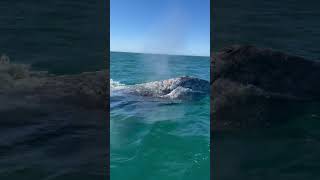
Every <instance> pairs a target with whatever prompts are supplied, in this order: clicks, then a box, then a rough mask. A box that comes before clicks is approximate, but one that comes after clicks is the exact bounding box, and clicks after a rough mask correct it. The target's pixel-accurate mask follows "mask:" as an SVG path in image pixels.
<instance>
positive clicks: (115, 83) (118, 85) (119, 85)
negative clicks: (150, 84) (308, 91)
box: [110, 79, 126, 90]
mask: <svg viewBox="0 0 320 180" xmlns="http://www.w3.org/2000/svg"><path fill="white" fill-rule="evenodd" d="M124 87H126V85H125V84H123V83H121V82H120V81H115V80H113V79H110V88H111V90H114V89H121V88H124Z"/></svg>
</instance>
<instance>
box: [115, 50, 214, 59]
mask: <svg viewBox="0 0 320 180" xmlns="http://www.w3.org/2000/svg"><path fill="white" fill-rule="evenodd" d="M110 52H119V53H133V54H150V55H169V56H196V57H210V55H196V54H171V53H153V52H134V51H119V50H110Z"/></svg>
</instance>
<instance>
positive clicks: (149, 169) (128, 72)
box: [110, 52, 210, 180]
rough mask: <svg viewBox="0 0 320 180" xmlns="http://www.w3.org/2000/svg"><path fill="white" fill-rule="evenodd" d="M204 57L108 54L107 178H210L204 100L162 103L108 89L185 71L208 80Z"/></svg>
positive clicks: (118, 179)
mask: <svg viewBox="0 0 320 180" xmlns="http://www.w3.org/2000/svg"><path fill="white" fill-rule="evenodd" d="M209 73H210V72H209V57H195V56H168V55H150V54H149V55H147V54H134V53H120V52H112V53H111V63H110V74H111V79H112V84H111V99H110V103H111V112H110V140H111V147H110V151H111V155H110V156H111V159H110V175H111V179H112V180H125V179H142V180H149V179H152V180H158V179H159V180H163V179H166V180H171V179H172V180H179V179H184V180H188V179H190V180H191V179H199V180H202V179H203V180H205V179H209V178H210V150H209V148H210V146H209V141H210V140H209V138H210V137H209V134H210V126H209V124H210V114H209V111H210V109H209V108H210V107H209V104H210V99H209V97H205V98H204V99H201V100H198V101H194V102H180V103H173V102H166V101H161V102H160V101H155V100H146V99H138V98H133V99H132V98H130V99H129V98H128V97H126V96H119V95H112V88H113V87H114V86H117V85H119V84H120V83H121V84H122V85H129V84H137V83H143V82H150V81H155V80H163V79H168V78H173V77H178V76H183V75H190V76H195V77H199V78H202V79H206V80H209Z"/></svg>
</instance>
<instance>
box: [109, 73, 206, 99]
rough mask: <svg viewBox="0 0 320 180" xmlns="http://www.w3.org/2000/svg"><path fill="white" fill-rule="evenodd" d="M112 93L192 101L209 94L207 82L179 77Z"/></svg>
mask: <svg viewBox="0 0 320 180" xmlns="http://www.w3.org/2000/svg"><path fill="white" fill-rule="evenodd" d="M113 93H122V94H123V93H125V94H128V95H134V96H142V97H152V98H161V99H172V100H193V99H199V98H202V97H205V96H206V95H209V94H210V83H209V81H206V80H203V79H200V78H196V77H191V76H181V77H176V78H170V79H166V80H160V81H152V82H147V83H141V84H135V85H127V86H122V87H118V88H115V89H113Z"/></svg>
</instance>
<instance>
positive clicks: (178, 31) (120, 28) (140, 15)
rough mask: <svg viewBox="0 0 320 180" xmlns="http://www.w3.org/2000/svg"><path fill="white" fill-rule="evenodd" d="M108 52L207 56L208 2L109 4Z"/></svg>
mask: <svg viewBox="0 0 320 180" xmlns="http://www.w3.org/2000/svg"><path fill="white" fill-rule="evenodd" d="M110 49H111V51H120V52H141V53H156V54H178V55H199V56H209V55H210V0H110Z"/></svg>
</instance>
